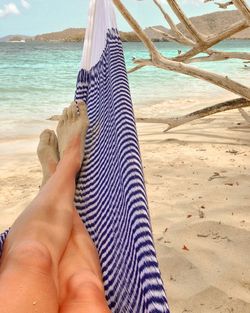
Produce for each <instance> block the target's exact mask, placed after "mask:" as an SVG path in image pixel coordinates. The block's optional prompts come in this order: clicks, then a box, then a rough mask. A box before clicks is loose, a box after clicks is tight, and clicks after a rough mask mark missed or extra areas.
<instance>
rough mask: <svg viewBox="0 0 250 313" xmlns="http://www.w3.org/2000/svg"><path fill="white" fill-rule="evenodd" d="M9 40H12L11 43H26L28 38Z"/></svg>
mask: <svg viewBox="0 0 250 313" xmlns="http://www.w3.org/2000/svg"><path fill="white" fill-rule="evenodd" d="M9 42H11V43H17V42H18V43H25V42H26V40H24V39H21V40H10V41H9Z"/></svg>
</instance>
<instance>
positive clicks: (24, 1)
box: [21, 0, 30, 9]
mask: <svg viewBox="0 0 250 313" xmlns="http://www.w3.org/2000/svg"><path fill="white" fill-rule="evenodd" d="M21 4H22V6H23V7H24V8H25V9H28V8H29V7H30V3H29V2H28V1H27V0H21Z"/></svg>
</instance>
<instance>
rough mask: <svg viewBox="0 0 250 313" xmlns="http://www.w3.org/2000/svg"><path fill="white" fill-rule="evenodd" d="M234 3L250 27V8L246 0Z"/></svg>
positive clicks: (234, 1) (235, 0)
mask: <svg viewBox="0 0 250 313" xmlns="http://www.w3.org/2000/svg"><path fill="white" fill-rule="evenodd" d="M233 3H234V5H235V6H236V8H237V9H238V10H239V11H240V12H241V13H242V15H243V16H244V17H245V19H246V20H247V21H248V26H250V8H249V6H248V5H247V2H246V1H244V0H233Z"/></svg>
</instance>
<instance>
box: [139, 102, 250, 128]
mask: <svg viewBox="0 0 250 313" xmlns="http://www.w3.org/2000/svg"><path fill="white" fill-rule="evenodd" d="M248 106H250V101H248V100H246V99H244V98H238V99H233V100H229V101H225V102H222V103H218V104H215V105H212V106H210V107H207V108H204V109H201V110H198V111H195V112H192V113H190V114H186V115H183V116H179V117H175V118H136V121H137V122H138V123H152V124H154V123H156V124H168V128H167V129H166V130H165V131H164V132H167V131H168V130H170V129H173V128H175V127H177V126H180V125H183V124H186V123H189V122H192V121H194V120H197V119H200V118H203V117H206V116H209V115H212V114H216V113H220V112H224V111H228V110H233V109H239V108H244V107H248Z"/></svg>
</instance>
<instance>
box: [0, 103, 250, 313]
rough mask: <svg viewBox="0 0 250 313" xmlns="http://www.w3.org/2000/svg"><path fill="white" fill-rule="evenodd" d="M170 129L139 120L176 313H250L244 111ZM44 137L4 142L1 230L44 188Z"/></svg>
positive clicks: (249, 170)
mask: <svg viewBox="0 0 250 313" xmlns="http://www.w3.org/2000/svg"><path fill="white" fill-rule="evenodd" d="M148 110H149V111H148V114H149V115H148V116H152V114H153V110H155V108H154V107H150V108H149V109H148ZM150 110H151V111H150ZM142 112H143V114H144V113H145V109H140V108H137V109H136V115H137V116H141V114H142ZM248 112H249V110H248ZM249 113H250V112H249ZM154 115H155V114H154ZM47 126H48V127H51V128H55V126H56V123H55V122H52V121H50V122H49V121H48V122H47ZM165 128H166V127H165V126H164V125H161V124H138V133H139V140H140V146H141V153H142V158H143V165H144V172H145V180H146V188H147V193H148V199H149V206H150V214H151V218H152V226H153V232H154V238H155V244H156V248H157V252H158V259H159V262H160V267H161V272H162V277H163V280H164V283H165V286H166V290H167V295H168V299H169V303H170V308H171V312H173V313H185V312H187V313H188V312H193V313H213V312H216V313H222V312H223V313H224V312H225V313H249V312H250V267H249V260H250V251H249V244H250V192H249V191H250V157H249V156H250V137H249V135H250V128H249V127H247V125H246V123H245V122H244V120H243V119H242V117H241V116H240V114H239V113H238V111H231V112H227V113H221V114H217V115H215V116H212V117H208V118H204V119H202V120H198V121H195V122H193V123H190V124H186V125H183V126H182V127H178V128H176V129H173V130H171V131H169V132H168V133H165V134H164V133H163V130H164V129H165ZM37 143H38V136H33V137H29V138H25V137H24V138H21V139H16V140H14V139H12V140H10V139H8V140H4V139H2V140H1V141H0V151H1V153H0V176H1V181H0V203H1V219H0V231H1V230H4V229H5V228H7V227H8V226H10V225H11V223H12V222H13V220H14V219H15V217H16V216H17V215H18V214H19V213H20V212H21V211H22V210H23V208H24V206H25V205H26V204H27V203H28V202H29V201H30V200H31V199H32V198H33V197H34V195H35V194H36V193H37V192H38V189H39V184H40V181H41V169H40V166H39V163H38V159H37V157H36V153H35V152H36V146H37Z"/></svg>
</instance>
